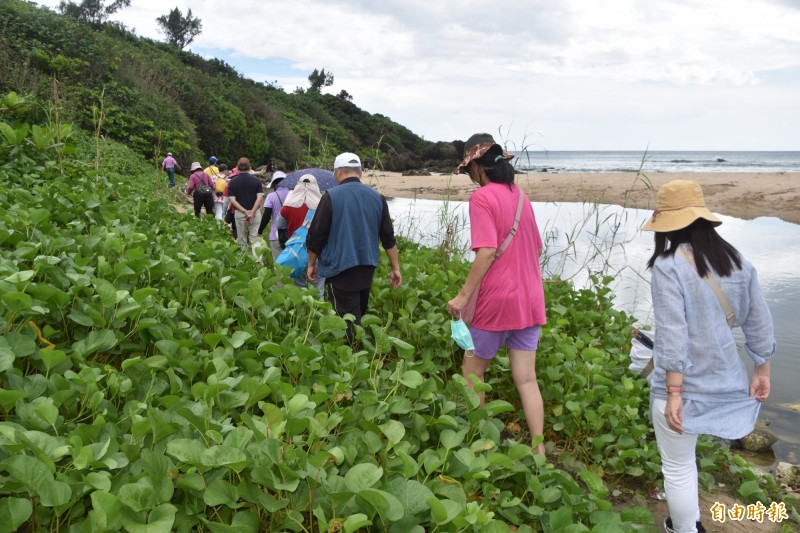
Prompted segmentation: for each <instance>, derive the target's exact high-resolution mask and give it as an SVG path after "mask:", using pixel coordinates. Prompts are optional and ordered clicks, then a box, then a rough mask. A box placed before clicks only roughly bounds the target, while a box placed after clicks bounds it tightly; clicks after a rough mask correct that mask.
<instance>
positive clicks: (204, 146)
mask: <svg viewBox="0 0 800 533" xmlns="http://www.w3.org/2000/svg"><path fill="white" fill-rule="evenodd" d="M0 72H2V76H0V93H3V92H9V91H15V92H17V93H19V94H21V95H25V96H29V97H30V96H35V97H37V98H38V99H40V100H54V99H55V100H58V103H59V108H60V109H61V110H62V112H63V114H64V115H65V116H63V117H60V118H61V120H65V121H69V122H71V123H73V124H74V125H75V126H76V127H78V128H81V129H83V130H86V131H87V132H95V131H96V130H97V129H98V128H99V129H100V132H101V134H102V135H104V136H107V137H109V138H111V139H114V140H117V141H120V142H122V143H124V144H126V145H127V146H129V147H131V148H132V149H133V150H135V151H137V152H139V153H141V154H142V155H144V156H145V158H147V159H149V160H152V161H153V162H154V163H155V162H157V161H160V160H161V158H162V157H163V155H164V153H165V152H166V151H167V150H170V151H172V152H173V153H175V155H176V157H177V158H178V160H179V161H180V162H182V163H184V166H185V167H188V164H186V163H188V162H191V161H193V160H201V161H202V160H204V159H205V157H207V156H208V155H210V154H214V155H216V156H217V157H219V158H220V159H221V160H222V161H228V162H230V161H235V160H236V159H237V158H238V157H240V156H246V157H249V158H250V159H251V161H252V162H253V163H254V164H255V165H260V164H263V163H266V162H267V161H268V160H269V159H270V158H272V159H274V160H275V161H276V162H277V164H279V165H280V166H284V167H286V168H288V169H291V168H300V167H306V166H322V165H325V164H328V163H330V162H331V161H332V158H333V157H334V156H335V155H336V154H337V153H339V152H341V151H355V152H357V153H359V155H361V156H362V158H364V159H372V160H373V161H374V162H375V164H376V165H377V166H381V167H383V168H385V169H387V170H405V169H412V168H420V167H421V166H422V165H423V164H424V163H425V160H450V159H455V158H456V149H455V147H454V146H453V144H451V143H431V142H429V141H425V140H424V139H422V138H421V137H419V136H418V135H416V134H414V133H413V132H411V131H410V130H408V129H407V128H405V127H403V126H402V125H400V124H397V123H395V122H393V121H392V120H391V119H389V118H388V117H385V116H383V115H380V114H371V113H368V112H366V111H363V110H361V109H359V107H358V106H356V105H355V104H354V103H352V102H351V101H350V100H349V98H348V95H347V94H346V92H345V93H343V95H342V96H333V95H328V94H321V93H319V92H315V91H305V92H304V93H302V94H287V93H286V92H284V91H283V90H282V89H280V88H278V87H275V86H272V85H270V84H264V83H259V82H254V81H252V80H249V79H246V78H244V77H243V76H242V75H241V74H239V73H238V72H236V70H235V69H234V68H233V67H231V66H230V65H228V64H226V63H225V62H224V61H221V60H218V59H211V60H206V59H203V58H201V57H200V56H198V55H197V54H194V53H191V52H185V51H181V50H179V49H178V48H177V47H175V46H171V45H169V44H166V43H162V42H157V41H153V40H150V39H145V38H139V37H137V36H135V35H133V34H132V33H130V32H129V31H127V30H126V29H125V28H124V27H121V26H120V25H115V24H105V25H102V26H100V27H99V29H95V28H93V27H92V26H90V25H89V24H87V23H83V22H79V21H77V20H75V19H72V18H70V17H67V16H63V15H60V14H57V13H55V12H53V11H50V10H48V9H45V8H40V7H38V6H37V5H35V4H33V3H29V2H24V1H22V0H3V1H2V2H0ZM423 158H424V159H423Z"/></svg>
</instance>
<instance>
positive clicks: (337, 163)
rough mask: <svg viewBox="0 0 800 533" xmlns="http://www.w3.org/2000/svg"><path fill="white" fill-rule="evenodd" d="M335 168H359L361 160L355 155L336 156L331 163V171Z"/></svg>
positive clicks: (346, 153) (348, 153) (347, 153)
mask: <svg viewBox="0 0 800 533" xmlns="http://www.w3.org/2000/svg"><path fill="white" fill-rule="evenodd" d="M337 168H361V159H359V158H358V156H357V155H356V154H353V153H350V152H345V153H343V154H339V155H337V156H336V160H334V162H333V170H336V169H337Z"/></svg>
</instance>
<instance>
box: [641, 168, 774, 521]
mask: <svg viewBox="0 0 800 533" xmlns="http://www.w3.org/2000/svg"><path fill="white" fill-rule="evenodd" d="M720 224H722V221H721V220H719V219H718V218H717V217H716V216H715V215H714V214H713V213H711V211H709V210H708V208H706V205H705V200H704V198H703V191H702V189H701V188H700V185H698V184H697V183H696V182H694V181H688V180H675V181H671V182H669V183H667V184H666V185H664V186H663V187H661V188H660V189H659V191H658V198H657V205H656V210H655V211H654V212H653V215H652V216H651V217H650V219H649V220H648V221H647V223H645V225H644V227H643V228H642V229H644V230H645V231H653V232H655V238H654V240H655V247H654V250H653V255H652V256H651V257H650V260H649V261H648V262H647V268H648V269H650V270H651V271H652V279H651V292H652V298H653V311H654V315H655V331H656V333H655V339H654V346H653V363H654V370H653V374H652V382H651V387H650V417H651V419H652V421H653V427H654V429H655V434H656V442H657V444H658V451H659V453H660V454H661V471H662V473H663V474H664V491H665V492H666V495H667V506H668V508H669V517H668V518H667V519H666V520H665V522H664V530H665V531H667V532H668V533H672V532H695V531H705V528H704V527H703V525H702V524H701V522H700V506H699V496H698V479H697V463H696V457H695V454H696V450H695V448H696V444H697V436H698V435H701V434H708V435H714V436H717V437H721V438H724V439H739V438H741V437H744V436H745V435H747V434H749V433H751V432H752V431H753V429H754V427H755V423H756V419H757V418H758V413H759V409H760V406H761V403H762V402H764V401H765V400H766V399H767V397H768V396H769V392H770V359H771V358H772V356H773V354H774V353H775V335H774V331H773V324H772V315H771V314H770V311H769V308H768V307H767V303H766V300H765V299H764V296H763V294H762V293H761V289H760V287H759V285H758V280H757V276H756V271H755V269H754V268H753V265H751V264H750V263H749V262H748V261H747V260H746V259H745V258H744V257H742V255H741V254H740V253H739V251H738V250H736V248H734V247H733V246H732V245H731V244H730V243H728V242H727V241H726V240H725V239H723V238H722V237H721V236H720V235H719V234H718V233H717V231H716V229H715V228H716V227H717V226H719V225H720ZM732 327H741V328H742V331H743V332H744V339H745V351H746V352H747V355H748V356H749V357H750V359H751V360H752V361H753V363H754V366H755V370H754V372H753V376H752V378H749V377H748V372H747V368H746V367H745V364H744V362H743V361H742V358H741V357H739V353H738V350H737V348H736V342H735V340H734V338H733V333H732V332H731V328H732Z"/></svg>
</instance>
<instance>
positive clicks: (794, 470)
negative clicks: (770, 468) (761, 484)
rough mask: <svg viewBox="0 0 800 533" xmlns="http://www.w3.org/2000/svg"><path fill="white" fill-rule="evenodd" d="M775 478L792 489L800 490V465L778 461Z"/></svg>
mask: <svg viewBox="0 0 800 533" xmlns="http://www.w3.org/2000/svg"><path fill="white" fill-rule="evenodd" d="M775 479H776V480H777V481H778V483H780V484H781V485H786V486H787V487H789V488H790V489H791V490H800V465H793V464H791V463H778V466H776V467H775Z"/></svg>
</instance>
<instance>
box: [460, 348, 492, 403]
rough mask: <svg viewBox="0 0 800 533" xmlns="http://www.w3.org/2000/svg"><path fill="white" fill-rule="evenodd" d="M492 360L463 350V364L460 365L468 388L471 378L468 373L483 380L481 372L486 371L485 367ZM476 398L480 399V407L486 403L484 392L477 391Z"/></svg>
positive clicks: (470, 384)
mask: <svg viewBox="0 0 800 533" xmlns="http://www.w3.org/2000/svg"><path fill="white" fill-rule="evenodd" d="M491 362H492V360H491V359H481V358H480V357H478V356H477V355H475V354H474V353H473V352H472V351H471V350H467V351H466V352H464V366H463V367H462V370H461V372H462V374H463V375H464V378H465V379H466V380H467V385H469V387H470V388H473V387H472V380H471V379H470V378H469V375H470V374H475V376H476V377H477V378H478V379H480V380H481V381H484V379H483V374H484V373H485V372H486V369H487V368H489V364H490V363H491ZM478 398H479V399H480V401H481V407H483V406H484V405H485V404H486V393H484V392H479V393H478Z"/></svg>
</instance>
